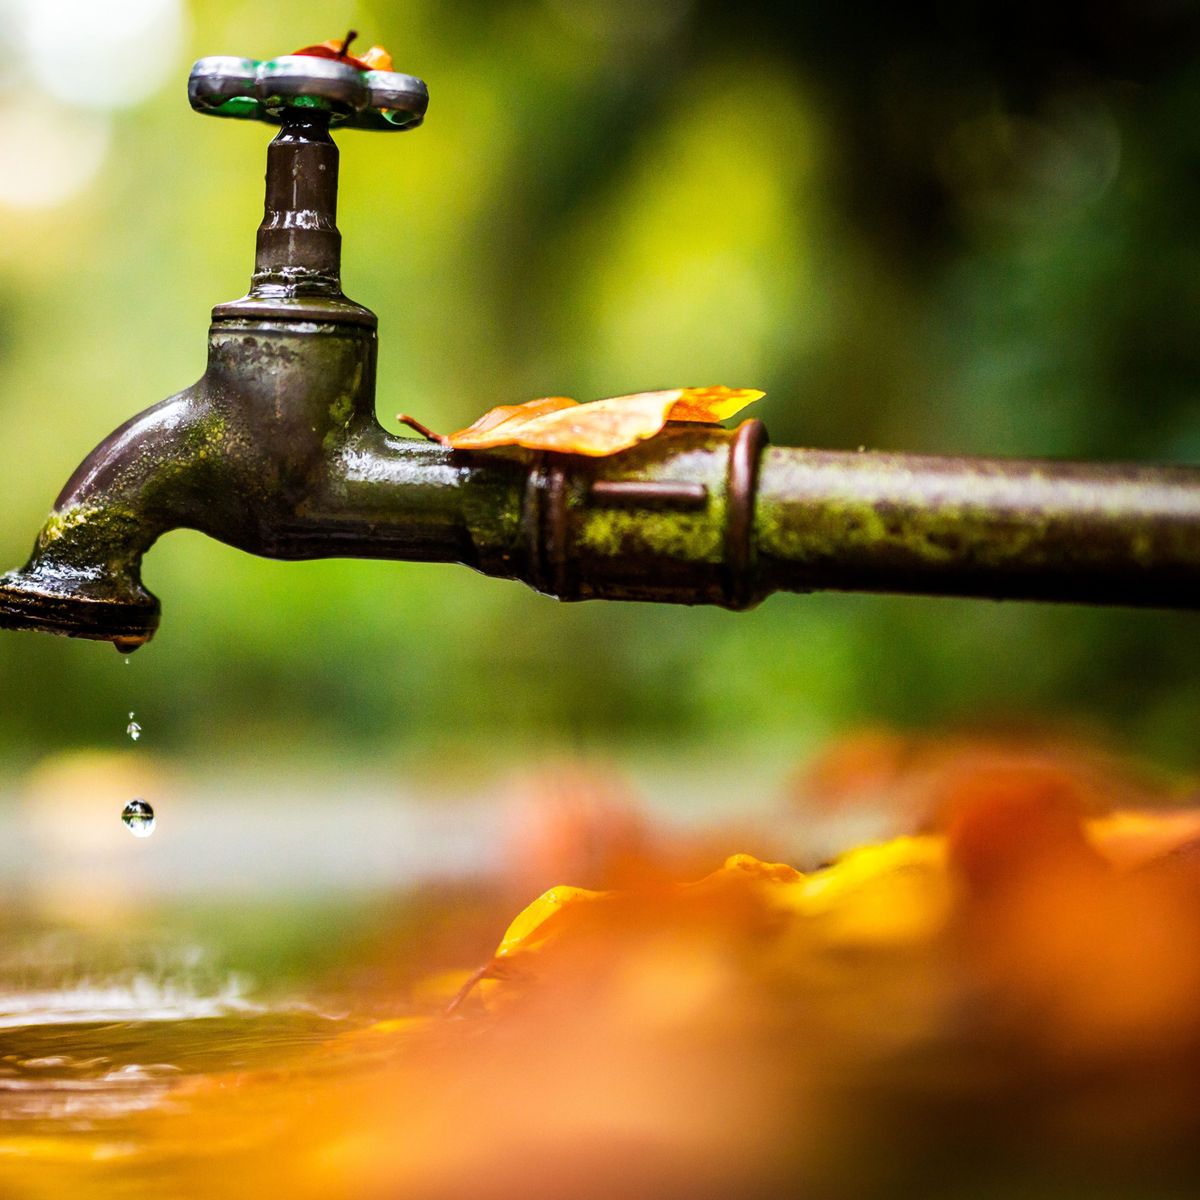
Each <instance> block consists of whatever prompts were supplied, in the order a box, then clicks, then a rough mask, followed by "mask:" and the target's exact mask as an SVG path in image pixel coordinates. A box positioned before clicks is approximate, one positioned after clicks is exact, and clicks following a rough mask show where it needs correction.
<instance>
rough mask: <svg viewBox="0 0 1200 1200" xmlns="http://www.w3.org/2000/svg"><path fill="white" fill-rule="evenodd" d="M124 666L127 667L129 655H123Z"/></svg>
mask: <svg viewBox="0 0 1200 1200" xmlns="http://www.w3.org/2000/svg"><path fill="white" fill-rule="evenodd" d="M125 665H126V666H129V655H128V654H127V655H125Z"/></svg>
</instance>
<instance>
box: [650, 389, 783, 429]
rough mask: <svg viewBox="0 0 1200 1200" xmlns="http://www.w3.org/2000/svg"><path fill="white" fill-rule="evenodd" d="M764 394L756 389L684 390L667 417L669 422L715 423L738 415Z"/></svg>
mask: <svg viewBox="0 0 1200 1200" xmlns="http://www.w3.org/2000/svg"><path fill="white" fill-rule="evenodd" d="M765 395H766V393H765V392H760V391H758V390H757V389H756V388H729V387H706V388H684V389H683V390H682V391H681V392H680V393H679V399H678V400H677V401H676V402H675V404H674V405H673V406H672V408H671V411H670V413H669V414H668V416H667V420H669V421H705V422H712V423H714V424H715V423H716V422H717V421H724V420H725V418H726V417H732V416H733V415H734V413H739V412H741V411H742V409H743V408H745V407H746V406H747V405H749V404H753V403H754V401H755V400H761V399H762V398H763V396H765Z"/></svg>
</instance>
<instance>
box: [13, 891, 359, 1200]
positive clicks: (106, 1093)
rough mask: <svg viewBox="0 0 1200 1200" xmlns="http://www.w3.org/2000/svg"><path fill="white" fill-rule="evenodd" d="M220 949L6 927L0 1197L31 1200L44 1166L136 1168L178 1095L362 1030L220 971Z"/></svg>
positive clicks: (180, 939)
mask: <svg viewBox="0 0 1200 1200" xmlns="http://www.w3.org/2000/svg"><path fill="white" fill-rule="evenodd" d="M211 919H214V920H215V921H216V922H217V923H224V922H225V921H226V920H227V919H228V915H227V914H222V915H220V916H219V917H217V918H211ZM222 953H223V951H222V950H221V949H220V948H219V947H217V948H213V947H209V948H207V949H206V948H204V947H202V946H200V945H198V944H195V943H194V942H190V941H188V940H187V939H186V935H185V931H183V930H176V931H173V932H172V931H169V930H166V929H163V928H161V927H160V928H159V930H158V931H157V932H156V934H155V935H154V936H153V937H147V936H146V935H145V934H144V933H139V931H138V930H136V929H134V930H133V931H132V932H131V933H130V935H129V936H127V937H121V936H119V935H117V934H114V933H113V932H112V931H109V932H108V933H102V932H97V931H95V930H92V931H88V932H86V933H79V932H74V933H67V932H63V931H61V930H58V931H55V932H49V933H41V934H31V933H30V932H29V931H24V932H17V933H15V934H13V933H11V932H10V934H9V936H8V938H7V940H6V943H5V944H4V947H3V949H2V950H0V1163H4V1164H7V1165H6V1167H5V1170H4V1179H5V1181H6V1187H5V1190H4V1191H3V1194H4V1195H5V1196H9V1195H12V1194H16V1195H18V1196H20V1195H23V1194H24V1192H23V1191H22V1187H23V1185H24V1183H29V1184H30V1186H31V1191H30V1194H31V1195H38V1194H41V1192H40V1189H39V1188H37V1187H34V1186H33V1181H34V1180H35V1178H38V1177H40V1176H41V1173H43V1172H45V1170H46V1169H47V1167H48V1166H51V1165H56V1166H58V1167H60V1168H63V1167H69V1166H71V1165H84V1164H90V1165H91V1166H92V1167H93V1168H94V1167H95V1165H97V1164H102V1163H107V1164H114V1163H116V1164H133V1165H134V1166H137V1165H138V1164H143V1163H145V1162H146V1161H147V1155H148V1153H149V1146H148V1143H147V1127H146V1125H145V1122H146V1121H147V1120H149V1119H151V1118H152V1117H153V1116H154V1115H155V1114H160V1115H161V1114H165V1113H170V1112H178V1111H179V1110H180V1108H181V1101H180V1100H179V1099H178V1098H177V1093H178V1092H179V1089H180V1088H181V1087H184V1086H186V1085H189V1084H190V1085H196V1084H203V1083H204V1082H205V1081H211V1080H215V1079H219V1078H221V1077H224V1076H227V1075H229V1074H231V1073H238V1072H247V1071H251V1072H253V1071H259V1070H263V1069H267V1068H270V1069H272V1070H286V1069H287V1068H288V1066H289V1064H291V1063H293V1062H294V1061H295V1060H296V1059H297V1058H298V1056H301V1055H303V1054H305V1053H311V1052H312V1051H313V1049H314V1048H315V1047H317V1046H320V1045H321V1044H322V1043H324V1042H327V1041H328V1040H330V1039H331V1038H333V1037H335V1036H336V1035H337V1034H339V1033H341V1032H346V1031H348V1030H352V1029H354V1028H356V1027H357V1026H358V1025H359V1024H360V1022H356V1021H355V1020H353V1019H352V1018H350V1017H349V1016H347V1015H346V1014H344V1013H338V1012H335V1011H331V1010H330V1011H327V1010H326V1008H327V1006H322V1005H319V1004H316V1003H313V1002H311V1000H309V999H303V998H300V999H298V998H296V997H295V996H280V995H279V994H278V991H279V989H278V988H275V989H274V990H272V989H271V988H270V986H269V983H270V981H262V980H260V981H258V982H255V981H254V980H253V979H251V978H250V977H248V976H247V975H246V974H245V973H244V972H240V971H230V970H227V969H224V968H222V967H220V966H219V963H220V960H221V958H222ZM199 1149H200V1147H197V1150H199ZM151 1157H153V1156H152V1155H151ZM127 1182H128V1181H127ZM159 1182H160V1183H161V1182H162V1180H161V1177H159ZM10 1189H15V1192H14V1191H13V1190H10Z"/></svg>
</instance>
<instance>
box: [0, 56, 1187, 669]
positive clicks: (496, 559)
mask: <svg viewBox="0 0 1200 1200" xmlns="http://www.w3.org/2000/svg"><path fill="white" fill-rule="evenodd" d="M280 61H282V60H280ZM282 125H283V127H282V129H281V131H280V133H279V135H278V136H277V137H276V138H275V139H274V141H273V142H272V143H271V146H270V149H269V151H268V166H267V188H266V203H265V206H264V217H263V221H262V224H261V225H260V227H259V231H258V241H257V253H256V258H255V269H254V274H253V277H252V280H251V287H250V291H249V293H248V294H247V295H246V296H245V297H243V298H242V299H240V300H235V301H232V302H230V303H227V304H222V305H218V306H217V307H216V308H215V309H214V310H213V321H212V325H211V328H210V330H209V340H208V365H207V369H206V370H205V373H204V375H203V377H202V378H201V379H200V380H199V381H198V382H197V383H195V384H194V385H193V386H192V387H190V388H187V389H186V390H184V391H182V392H180V393H178V394H177V395H175V396H172V397H170V398H168V399H167V400H164V401H163V402H162V403H160V404H158V405H156V406H154V407H153V408H150V409H148V410H146V411H145V412H143V413H142V414H140V415H139V416H137V417H134V418H133V419H132V420H131V421H129V422H128V423H126V424H125V425H123V426H122V427H121V428H120V429H118V430H116V431H115V432H114V433H113V434H112V435H111V436H110V437H108V438H107V439H106V440H105V441H104V442H102V443H101V444H100V445H99V446H98V447H97V448H96V449H95V450H93V451H92V453H91V454H90V455H89V456H88V457H87V458H86V459H85V460H84V462H83V463H82V465H81V466H80V467H79V469H78V470H77V471H76V472H75V474H74V475H73V476H72V477H71V479H70V481H69V482H68V483H67V485H66V487H65V488H64V489H63V491H62V492H61V494H60V495H59V497H58V499H57V501H56V502H55V505H54V510H53V512H52V513H51V515H50V518H49V519H48V521H47V522H46V525H45V526H44V527H43V529H42V531H41V533H40V534H39V536H38V539H37V542H36V544H35V547H34V551H33V555H32V557H31V559H30V561H29V563H28V564H27V565H26V566H25V567H24V568H23V569H21V570H19V571H14V572H11V573H9V574H8V575H7V576H4V577H3V579H0V626H3V627H11V628H26V629H36V630H42V631H45V632H51V633H59V634H67V635H69V636H78V637H88V638H98V639H105V640H109V641H112V642H114V643H115V644H116V645H117V647H118V649H120V650H122V651H125V652H127V651H129V650H131V649H133V648H136V647H137V646H139V645H141V644H142V643H144V642H145V641H146V640H148V639H149V638H150V637H151V636H152V635H153V633H154V630H155V628H156V627H157V623H158V617H159V606H158V601H157V600H156V599H155V598H154V597H153V596H152V595H150V593H149V592H147V591H146V589H145V588H144V586H143V585H142V582H141V560H142V556H143V554H144V553H145V551H146V550H147V549H148V548H149V547H150V546H151V545H152V543H153V542H154V541H155V540H156V539H157V538H158V537H159V536H160V535H161V534H163V533H165V532H167V531H168V530H171V529H175V528H191V529H197V530H200V531H201V532H203V533H206V534H208V535H210V536H212V537H214V538H217V539H219V540H221V541H223V542H226V543H228V544H229V545H232V546H235V547H237V548H239V549H242V550H245V551H248V552H249V553H252V554H258V555H264V556H267V557H271V558H279V559H307V558H318V557H326V556H350V557H371V558H394V559H410V560H418V561H431V562H443V561H444V562H458V563H463V564H466V565H468V566H471V567H474V568H476V569H477V570H480V571H483V572H485V573H487V574H490V575H495V576H499V577H503V578H509V579H519V580H524V581H525V582H526V583H529V584H530V585H531V586H533V587H535V588H537V589H538V590H539V591H542V592H546V593H548V594H551V595H555V596H558V597H560V598H562V599H569V600H576V599H588V598H607V599H633V600H650V601H672V602H680V603H685V604H696V603H712V604H721V605H725V606H727V607H730V608H745V607H748V606H750V605H752V604H754V603H756V602H757V601H758V600H760V599H761V598H762V597H763V596H765V595H766V594H768V593H769V592H771V591H775V590H789V591H809V590H813V589H817V588H839V589H853V590H868V591H900V592H918V593H928V594H939V593H940V594H956V595H969V596H987V597H993V598H1033V599H1052V600H1071V601H1081V602H1091V603H1120V604H1133V605H1149V606H1163V607H1185V608H1195V607H1200V469H1197V468H1194V467H1184V466H1179V467H1145V466H1133V465H1113V464H1097V465H1088V464H1072V463H1050V462H1035V461H1026V462H1022V461H1015V460H982V459H967V458H958V459H954V458H934V457H916V456H909V455H902V454H880V453H830V452H822V451H811V450H802V449H789V448H776V447H771V446H769V445H768V444H767V437H766V430H765V428H764V426H763V425H762V423H761V422H760V421H756V420H750V421H745V422H743V423H742V424H741V425H740V426H739V427H738V428H737V429H736V430H726V429H723V428H720V427H718V426H712V425H697V424H680V423H670V424H668V425H667V427H666V428H665V429H664V430H663V432H662V433H661V434H659V435H658V436H656V437H654V438H652V439H650V440H648V441H646V442H643V443H641V444H639V445H637V446H635V447H633V448H632V449H630V450H627V451H625V452H623V453H620V454H617V455H614V456H612V457H609V458H599V459H595V458H583V457H577V456H569V455H559V454H544V453H533V452H529V451H525V450H520V449H506V450H491V451H485V452H463V451H454V450H449V449H446V448H443V447H441V446H438V445H433V444H429V443H425V442H421V441H417V440H414V439H412V438H402V437H396V436H393V435H391V434H389V433H387V432H386V431H385V430H384V429H383V428H382V426H381V425H380V424H379V422H378V420H377V419H376V415H375V370H376V345H377V342H376V319H375V316H374V314H373V313H371V312H370V311H369V310H368V309H365V308H363V307H362V306H360V305H358V304H355V303H353V302H352V301H350V300H348V299H347V298H346V297H345V296H344V295H343V293H342V290H341V283H340V235H339V234H338V231H337V225H336V197H337V165H338V154H337V148H336V146H335V145H334V143H333V141H332V139H331V138H330V136H329V130H328V119H327V117H326V116H325V115H324V114H323V113H321V112H320V111H317V110H314V109H311V108H301V109H299V110H297V111H290V112H288V113H285V114H284V116H283V118H282Z"/></svg>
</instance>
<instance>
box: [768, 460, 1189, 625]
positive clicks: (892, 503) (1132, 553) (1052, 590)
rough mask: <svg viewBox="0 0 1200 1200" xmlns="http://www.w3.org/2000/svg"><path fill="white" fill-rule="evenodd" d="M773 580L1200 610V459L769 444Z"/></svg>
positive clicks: (796, 585)
mask: <svg viewBox="0 0 1200 1200" xmlns="http://www.w3.org/2000/svg"><path fill="white" fill-rule="evenodd" d="M754 527H755V539H754V545H755V550H756V554H757V566H756V572H757V576H758V580H757V583H758V586H759V588H760V589H761V590H762V591H764V592H767V591H774V590H787V591H807V590H812V589H818V588H828V589H836V590H844V591H885V592H911V593H921V594H940V595H959V596H981V597H991V598H994V599H1037V600H1066V601H1077V602H1082V603H1090V604H1127V605H1138V606H1149V607H1168V608H1195V607H1200V469H1198V468H1195V467H1186V466H1142V465H1128V464H1108V463H1073V462H1055V461H1047V460H1041V461H1039V460H1015V459H977V458H937V457H931V456H918V455H908V454H884V453H859V454H854V453H833V452H826V451H816V450H799V449H786V448H777V447H769V448H768V449H767V450H766V451H765V452H764V455H763V457H762V460H761V463H760V469H759V474H758V493H757V502H756V506H755V521H754Z"/></svg>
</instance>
